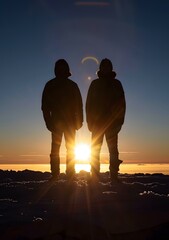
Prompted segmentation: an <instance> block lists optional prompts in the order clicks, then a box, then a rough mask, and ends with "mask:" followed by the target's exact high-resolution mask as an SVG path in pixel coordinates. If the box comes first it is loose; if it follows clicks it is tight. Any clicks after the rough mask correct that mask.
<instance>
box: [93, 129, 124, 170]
mask: <svg viewBox="0 0 169 240" xmlns="http://www.w3.org/2000/svg"><path fill="white" fill-rule="evenodd" d="M119 131H120V129H119V128H118V129H116V128H113V127H109V128H107V129H106V130H104V131H103V130H102V128H101V127H100V128H95V129H93V131H92V149H91V150H92V151H91V152H92V157H91V172H92V174H98V173H99V172H100V151H101V146H102V143H103V137H104V136H105V138H106V142H107V146H108V150H109V159H110V165H109V169H110V172H111V173H113V172H115V173H117V172H118V170H119V160H118V158H119V152H118V132H119Z"/></svg>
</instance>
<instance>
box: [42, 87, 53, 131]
mask: <svg viewBox="0 0 169 240" xmlns="http://www.w3.org/2000/svg"><path fill="white" fill-rule="evenodd" d="M48 105H49V104H48V87H47V85H46V86H45V88H44V90H43V93H42V105H41V110H42V112H43V118H44V121H45V124H46V127H47V129H48V130H49V131H52V126H51V112H50V109H49V106H48Z"/></svg>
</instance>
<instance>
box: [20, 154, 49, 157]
mask: <svg viewBox="0 0 169 240" xmlns="http://www.w3.org/2000/svg"><path fill="white" fill-rule="evenodd" d="M45 156H46V155H41V154H22V155H20V157H45Z"/></svg>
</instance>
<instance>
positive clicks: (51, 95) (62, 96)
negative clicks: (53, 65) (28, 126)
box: [41, 77, 83, 131]
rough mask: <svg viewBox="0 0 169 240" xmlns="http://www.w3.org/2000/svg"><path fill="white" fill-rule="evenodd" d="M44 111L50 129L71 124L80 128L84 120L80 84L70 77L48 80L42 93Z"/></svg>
mask: <svg viewBox="0 0 169 240" xmlns="http://www.w3.org/2000/svg"><path fill="white" fill-rule="evenodd" d="M41 108H42V111H43V115H44V120H45V122H46V126H47V128H48V129H49V130H50V131H54V130H55V129H58V128H59V129H60V128H64V127H65V126H69V127H71V128H73V129H79V128H80V127H81V126H82V122H83V106H82V97H81V94H80V90H79V88H78V85H77V84H76V83H75V82H73V81H72V80H70V79H68V78H57V77H56V78H54V79H52V80H50V81H48V82H47V83H46V85H45V87H44V90H43V94H42V107H41Z"/></svg>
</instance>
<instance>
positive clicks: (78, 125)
mask: <svg viewBox="0 0 169 240" xmlns="http://www.w3.org/2000/svg"><path fill="white" fill-rule="evenodd" d="M82 126H83V123H82V122H76V130H79V129H80V128H81V127H82Z"/></svg>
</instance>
